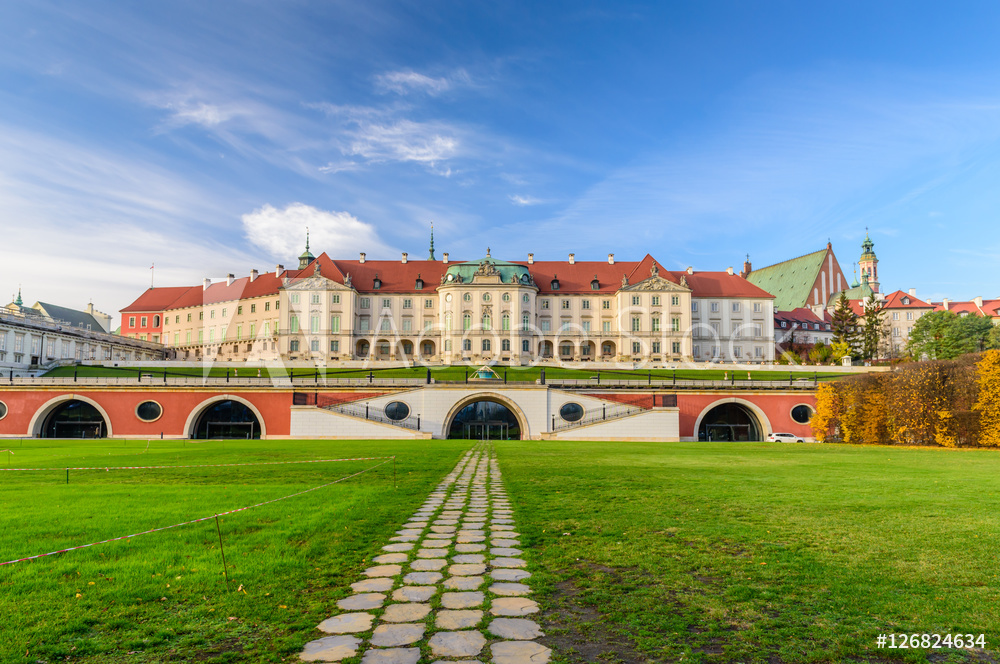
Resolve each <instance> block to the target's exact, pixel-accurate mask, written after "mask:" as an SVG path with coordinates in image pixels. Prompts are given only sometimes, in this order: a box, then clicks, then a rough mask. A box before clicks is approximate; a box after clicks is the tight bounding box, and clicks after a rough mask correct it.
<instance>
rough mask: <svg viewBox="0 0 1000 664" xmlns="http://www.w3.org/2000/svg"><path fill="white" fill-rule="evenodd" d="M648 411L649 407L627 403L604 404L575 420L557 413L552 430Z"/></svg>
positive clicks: (553, 417)
mask: <svg viewBox="0 0 1000 664" xmlns="http://www.w3.org/2000/svg"><path fill="white" fill-rule="evenodd" d="M647 411H648V409H646V408H641V407H639V406H627V405H625V404H602V405H601V407H600V408H597V407H594V408H591V409H590V412H588V413H585V414H584V416H583V417H581V418H580V419H578V420H576V421H575V422H567V421H566V420H560V418H559V417H558V416H557V415H553V416H552V431H562V430H564V429H573V428H576V427H582V426H587V425H588V424H599V423H601V422H608V421H610V420H620V419H621V418H623V417H630V416H632V415H638V414H639V413H643V412H647Z"/></svg>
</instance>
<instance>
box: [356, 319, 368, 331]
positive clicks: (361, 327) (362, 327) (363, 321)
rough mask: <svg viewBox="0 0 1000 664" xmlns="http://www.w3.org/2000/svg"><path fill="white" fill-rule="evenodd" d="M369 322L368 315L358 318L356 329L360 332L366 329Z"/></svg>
mask: <svg viewBox="0 0 1000 664" xmlns="http://www.w3.org/2000/svg"><path fill="white" fill-rule="evenodd" d="M370 324H371V322H370V320H369V318H368V316H362V317H361V318H359V319H358V329H359V330H360V331H362V332H367V331H368V326H369V325H370Z"/></svg>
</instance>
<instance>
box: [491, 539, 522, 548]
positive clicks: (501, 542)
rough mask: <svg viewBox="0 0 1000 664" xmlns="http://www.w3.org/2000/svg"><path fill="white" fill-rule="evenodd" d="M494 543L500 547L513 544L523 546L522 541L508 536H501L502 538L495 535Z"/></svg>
mask: <svg viewBox="0 0 1000 664" xmlns="http://www.w3.org/2000/svg"><path fill="white" fill-rule="evenodd" d="M492 544H493V546H499V547H512V546H521V541H520V540H516V539H509V538H506V537H501V538H496V537H494V538H493V540H492Z"/></svg>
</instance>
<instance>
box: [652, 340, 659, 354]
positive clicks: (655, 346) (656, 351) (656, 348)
mask: <svg viewBox="0 0 1000 664" xmlns="http://www.w3.org/2000/svg"><path fill="white" fill-rule="evenodd" d="M653 353H654V354H656V355H659V354H660V342H659V341H654V342H653Z"/></svg>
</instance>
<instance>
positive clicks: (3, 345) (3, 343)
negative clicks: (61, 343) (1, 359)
mask: <svg viewBox="0 0 1000 664" xmlns="http://www.w3.org/2000/svg"><path fill="white" fill-rule="evenodd" d="M6 349H7V335H4V336H2V337H0V350H6ZM45 354H46V355H48V356H49V357H55V356H56V345H55V343H54V342H53V341H52V339H49V340H48V341H47V342H46V343H45Z"/></svg>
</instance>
